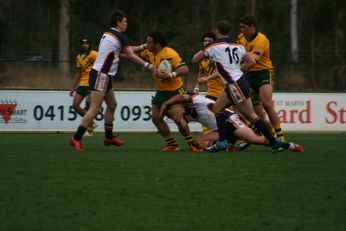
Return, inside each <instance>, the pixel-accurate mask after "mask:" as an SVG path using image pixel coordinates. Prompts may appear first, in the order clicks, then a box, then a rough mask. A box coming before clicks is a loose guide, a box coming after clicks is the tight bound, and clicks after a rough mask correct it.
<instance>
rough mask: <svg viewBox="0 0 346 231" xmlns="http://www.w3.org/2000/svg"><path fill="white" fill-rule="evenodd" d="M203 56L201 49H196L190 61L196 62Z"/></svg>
mask: <svg viewBox="0 0 346 231" xmlns="http://www.w3.org/2000/svg"><path fill="white" fill-rule="evenodd" d="M204 58H205V54H204V51H203V50H200V51H198V52H197V53H196V54H195V55H194V56H193V58H192V62H193V63H198V62H199V61H201V60H202V59H204Z"/></svg>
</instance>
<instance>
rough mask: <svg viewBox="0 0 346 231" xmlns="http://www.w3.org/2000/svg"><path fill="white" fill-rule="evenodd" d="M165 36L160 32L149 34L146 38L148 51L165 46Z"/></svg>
mask: <svg viewBox="0 0 346 231" xmlns="http://www.w3.org/2000/svg"><path fill="white" fill-rule="evenodd" d="M167 43H168V42H167V38H166V35H165V34H164V33H162V32H160V31H154V32H151V33H150V34H149V35H148V37H147V48H148V50H149V51H155V50H157V49H158V48H163V47H165V46H167Z"/></svg>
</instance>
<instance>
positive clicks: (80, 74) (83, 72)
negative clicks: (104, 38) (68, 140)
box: [70, 37, 97, 135]
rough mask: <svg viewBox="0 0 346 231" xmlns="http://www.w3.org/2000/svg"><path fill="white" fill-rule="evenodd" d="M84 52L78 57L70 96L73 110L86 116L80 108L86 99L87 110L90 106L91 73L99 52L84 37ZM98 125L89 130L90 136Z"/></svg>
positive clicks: (82, 43)
mask: <svg viewBox="0 0 346 231" xmlns="http://www.w3.org/2000/svg"><path fill="white" fill-rule="evenodd" d="M81 46H82V47H81V48H82V51H81V52H80V53H79V54H78V55H77V58H76V68H77V72H76V75H75V78H74V80H73V83H72V86H71V89H70V96H71V97H72V96H73V103H72V106H73V109H74V110H75V111H76V112H77V113H78V114H79V115H80V116H82V117H83V116H84V115H85V113H86V112H85V110H84V109H83V108H82V107H81V106H80V105H81V103H82V101H83V99H84V98H86V108H88V106H89V98H88V96H89V94H90V88H89V73H90V70H91V69H92V67H93V65H94V62H95V60H96V56H97V52H96V51H94V50H92V49H91V42H90V40H89V39H88V38H86V37H84V38H82V40H81ZM95 126H96V124H95V123H93V124H92V125H91V126H90V127H89V128H88V129H87V133H86V134H88V135H92V132H93V129H94V128H95Z"/></svg>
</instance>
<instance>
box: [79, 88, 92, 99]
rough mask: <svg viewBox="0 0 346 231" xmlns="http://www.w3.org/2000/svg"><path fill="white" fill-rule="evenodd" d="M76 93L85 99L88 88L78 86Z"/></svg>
mask: <svg viewBox="0 0 346 231" xmlns="http://www.w3.org/2000/svg"><path fill="white" fill-rule="evenodd" d="M76 92H77V94H78V95H81V96H83V97H85V96H87V95H89V94H90V87H85V86H83V87H81V86H79V87H77V89H76Z"/></svg>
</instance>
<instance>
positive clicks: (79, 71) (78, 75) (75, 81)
mask: <svg viewBox="0 0 346 231" xmlns="http://www.w3.org/2000/svg"><path fill="white" fill-rule="evenodd" d="M81 78H82V68H81V67H80V68H77V72H76V74H75V76H74V79H73V82H72V86H71V88H70V93H69V94H70V96H71V97H72V96H73V93H74V91H75V90H76V88H77V85H78V83H79V81H80V79H81Z"/></svg>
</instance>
